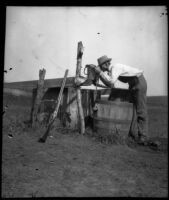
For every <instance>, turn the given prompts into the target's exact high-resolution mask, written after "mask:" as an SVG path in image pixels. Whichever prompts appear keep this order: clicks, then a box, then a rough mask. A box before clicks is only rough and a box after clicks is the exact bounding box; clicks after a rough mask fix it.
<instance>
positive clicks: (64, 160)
mask: <svg viewBox="0 0 169 200" xmlns="http://www.w3.org/2000/svg"><path fill="white" fill-rule="evenodd" d="M28 113H29V109H28V108H25V107H21V106H20V107H17V106H10V108H9V110H8V112H6V113H5V115H4V117H3V137H2V197H15V198H16V197H104V196H107V197H167V196H168V143H167V142H166V141H167V140H166V139H163V140H161V142H162V145H163V147H162V148H161V150H159V151H155V150H153V149H150V148H148V147H140V146H131V147H129V146H127V145H111V144H104V143H100V142H99V141H98V140H97V139H96V138H94V137H91V136H89V135H84V136H82V135H79V134H78V133H77V132H73V131H68V130H67V131H66V130H64V131H63V130H53V131H51V137H49V138H48V139H47V141H46V143H39V142H38V139H39V137H40V136H42V135H43V133H44V129H43V128H39V129H37V130H32V129H30V128H27V127H25V125H24V123H23V121H24V120H26V119H27V118H28ZM163 123H164V121H163ZM166 126H167V125H166ZM159 129H160V128H159ZM9 134H11V135H12V136H11V137H10V136H9Z"/></svg>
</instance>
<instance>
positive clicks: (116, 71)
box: [101, 63, 143, 84]
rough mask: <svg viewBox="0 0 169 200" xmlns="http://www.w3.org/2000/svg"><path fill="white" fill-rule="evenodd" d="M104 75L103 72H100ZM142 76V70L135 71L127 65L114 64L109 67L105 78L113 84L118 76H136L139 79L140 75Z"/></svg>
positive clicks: (135, 69)
mask: <svg viewBox="0 0 169 200" xmlns="http://www.w3.org/2000/svg"><path fill="white" fill-rule="evenodd" d="M101 73H105V72H101ZM142 74H143V70H141V69H137V68H133V67H130V66H128V65H124V64H120V63H116V64H113V65H112V66H109V71H108V76H106V78H107V79H108V80H109V81H111V83H113V84H114V83H115V82H116V81H117V80H118V77H119V76H124V77H131V76H137V77H139V76H140V75H142Z"/></svg>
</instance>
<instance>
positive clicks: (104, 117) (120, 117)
mask: <svg viewBox="0 0 169 200" xmlns="http://www.w3.org/2000/svg"><path fill="white" fill-rule="evenodd" d="M96 107H97V109H98V110H97V112H96V114H95V115H94V120H93V127H94V131H95V132H96V133H97V134H99V135H102V136H106V135H109V136H110V135H112V136H113V135H114V136H117V135H118V136H119V138H121V140H122V141H124V140H125V139H126V138H127V136H128V133H129V130H130V125H131V121H132V116H133V104H132V103H128V102H122V101H105V100H98V101H97V102H96Z"/></svg>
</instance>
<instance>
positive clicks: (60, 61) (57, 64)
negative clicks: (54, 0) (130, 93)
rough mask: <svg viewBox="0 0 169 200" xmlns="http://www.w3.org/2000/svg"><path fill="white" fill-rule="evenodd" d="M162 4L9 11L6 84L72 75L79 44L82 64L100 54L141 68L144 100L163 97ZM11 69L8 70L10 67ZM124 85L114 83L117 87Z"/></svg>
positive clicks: (164, 31) (94, 61) (165, 49)
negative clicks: (41, 76)
mask: <svg viewBox="0 0 169 200" xmlns="http://www.w3.org/2000/svg"><path fill="white" fill-rule="evenodd" d="M166 13H167V11H166V7H165V6H131V7H130V6H124V7H123V6H120V7H114V6H112V7H111V6H108V7H106V6H105V7H21V6H19V7H16V6H8V7H7V16H6V38H5V58H4V59H5V66H4V68H5V70H7V71H8V73H5V76H4V81H5V82H16V81H28V80H37V79H39V69H42V68H45V69H46V76H45V78H46V79H50V78H61V77H63V76H64V73H65V70H66V69H69V74H68V76H75V73H76V61H77V60H76V56H77V44H78V42H79V41H82V43H83V46H84V54H83V57H82V75H83V69H84V67H85V65H86V64H95V65H97V64H98V63H97V59H98V58H99V57H101V56H103V55H107V56H108V57H110V58H112V61H113V62H114V63H116V62H118V63H122V64H125V65H129V66H132V67H135V68H139V69H143V70H144V76H145V78H146V80H147V85H148V91H147V95H148V96H156V95H167V90H168V89H167V85H168V84H167V81H168V77H167V74H168V73H167V72H168V27H167V25H168V24H167V23H168V22H167V15H166ZM10 67H12V70H10V71H9V68H10ZM118 84H119V87H124V88H125V87H126V85H125V84H121V83H120V82H118V83H117V87H118Z"/></svg>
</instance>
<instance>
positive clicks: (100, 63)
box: [97, 56, 112, 65]
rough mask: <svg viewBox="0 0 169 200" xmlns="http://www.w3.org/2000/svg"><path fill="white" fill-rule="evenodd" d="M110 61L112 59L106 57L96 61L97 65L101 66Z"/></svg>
mask: <svg viewBox="0 0 169 200" xmlns="http://www.w3.org/2000/svg"><path fill="white" fill-rule="evenodd" d="M111 60H112V59H111V58H108V57H107V56H102V57H100V58H98V59H97V61H98V64H99V65H103V64H104V63H105V62H109V61H111Z"/></svg>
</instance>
